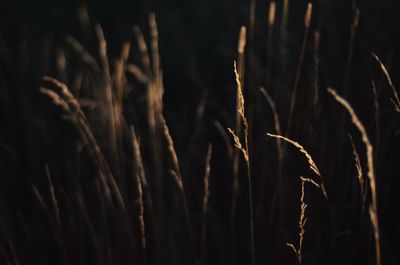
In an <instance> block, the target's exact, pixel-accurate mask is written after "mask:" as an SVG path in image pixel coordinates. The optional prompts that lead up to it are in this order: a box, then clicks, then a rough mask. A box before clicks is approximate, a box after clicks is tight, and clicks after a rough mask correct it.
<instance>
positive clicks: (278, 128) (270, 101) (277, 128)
mask: <svg viewBox="0 0 400 265" xmlns="http://www.w3.org/2000/svg"><path fill="white" fill-rule="evenodd" d="M260 91H261V93H262V94H263V96H264V97H265V99H266V100H267V102H268V104H269V106H270V107H271V110H272V114H273V116H274V126H275V131H276V133H277V134H278V135H281V134H282V131H281V123H280V121H279V115H278V111H277V109H276V105H275V102H274V100H273V99H272V97H271V96H270V95H269V93H268V92H267V90H266V89H265V88H263V87H260ZM277 146H278V157H279V159H282V157H283V150H282V142H281V140H280V139H278V141H277Z"/></svg>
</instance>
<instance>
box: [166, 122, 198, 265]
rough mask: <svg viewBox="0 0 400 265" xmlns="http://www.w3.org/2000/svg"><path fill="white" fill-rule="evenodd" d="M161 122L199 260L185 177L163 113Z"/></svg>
mask: <svg viewBox="0 0 400 265" xmlns="http://www.w3.org/2000/svg"><path fill="white" fill-rule="evenodd" d="M160 122H161V125H162V127H163V134H164V137H165V140H166V141H167V148H168V153H169V154H170V156H171V159H172V163H173V165H174V169H173V170H170V174H171V175H172V177H173V178H174V180H175V182H176V185H177V187H178V189H179V191H180V193H181V196H182V201H183V208H184V209H183V210H184V213H185V216H186V223H187V226H188V229H189V240H190V246H191V251H192V255H193V258H194V259H195V261H196V262H197V257H196V250H195V248H194V237H193V226H192V221H191V218H190V212H189V206H188V203H187V198H186V192H185V187H184V183H183V178H182V175H181V172H180V167H179V160H178V155H177V154H176V151H175V147H174V141H173V139H172V136H171V133H170V131H169V128H168V125H167V123H166V121H165V118H164V116H163V115H160Z"/></svg>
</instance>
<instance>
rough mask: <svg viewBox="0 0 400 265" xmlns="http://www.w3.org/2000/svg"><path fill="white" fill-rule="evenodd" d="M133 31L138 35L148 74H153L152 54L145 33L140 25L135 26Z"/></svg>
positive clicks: (142, 57) (137, 40)
mask: <svg viewBox="0 0 400 265" xmlns="http://www.w3.org/2000/svg"><path fill="white" fill-rule="evenodd" d="M133 32H134V34H135V37H136V42H137V44H138V47H139V52H140V55H141V60H142V64H143V67H144V69H145V71H146V74H147V75H150V74H151V65H150V56H149V51H148V48H147V44H146V41H145V40H144V37H143V33H142V31H141V30H140V28H139V27H138V26H134V27H133Z"/></svg>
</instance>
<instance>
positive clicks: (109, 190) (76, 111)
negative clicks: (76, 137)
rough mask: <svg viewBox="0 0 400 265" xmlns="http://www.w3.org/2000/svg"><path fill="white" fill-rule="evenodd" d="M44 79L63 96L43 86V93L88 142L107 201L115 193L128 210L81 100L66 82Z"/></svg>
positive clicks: (121, 205)
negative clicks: (77, 98)
mask: <svg viewBox="0 0 400 265" xmlns="http://www.w3.org/2000/svg"><path fill="white" fill-rule="evenodd" d="M43 80H45V81H48V82H50V83H53V84H54V85H55V86H56V87H57V88H58V89H59V90H60V92H61V94H62V97H61V96H60V95H58V94H57V93H55V92H54V91H52V90H49V89H46V88H42V89H41V93H42V94H45V95H47V96H48V97H50V98H51V99H52V100H53V102H54V103H55V104H56V105H59V106H61V107H62V108H63V109H64V111H65V112H66V114H67V115H68V117H69V118H71V119H72V122H73V124H74V125H75V126H76V127H77V129H78V131H79V132H80V133H81V135H82V138H83V140H84V141H86V142H87V143H88V146H89V152H90V154H91V155H92V156H93V158H94V162H95V163H96V165H97V166H98V167H99V169H100V172H101V174H99V175H98V178H99V181H100V183H101V185H102V189H103V192H104V195H105V197H106V199H107V201H108V202H111V194H112V195H115V198H116V201H117V204H118V206H120V207H121V209H123V211H126V207H125V203H124V200H123V197H122V194H121V191H120V189H119V187H118V185H117V183H116V181H115V179H114V176H113V174H112V172H111V170H110V168H109V165H108V163H107V161H106V159H105V157H104V155H103V153H102V152H101V149H100V146H99V145H98V143H97V140H96V139H95V137H94V135H93V133H92V130H91V129H90V126H89V123H88V120H87V118H86V116H85V114H84V112H83V111H82V109H81V107H80V105H79V102H78V101H77V100H76V98H75V97H74V96H73V94H72V93H71V92H70V90H69V89H68V87H67V86H66V85H65V84H63V83H61V82H59V81H58V80H56V79H54V78H51V77H44V78H43Z"/></svg>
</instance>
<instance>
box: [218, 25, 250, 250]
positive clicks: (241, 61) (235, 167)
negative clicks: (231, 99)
mask: <svg viewBox="0 0 400 265" xmlns="http://www.w3.org/2000/svg"><path fill="white" fill-rule="evenodd" d="M246 40H247V29H246V27H245V26H241V28H240V32H239V38H238V45H237V53H238V55H237V56H238V58H237V60H238V61H237V62H238V63H237V64H238V65H237V68H238V70H237V71H238V73H239V76H240V80H241V87H244V76H245V48H246ZM239 93H240V91H239V90H236V109H239V108H240V94H239ZM241 129H242V128H241V117H240V114H239V113H238V112H236V120H235V132H236V134H237V135H238V137H240V136H241ZM224 130H225V129H224ZM222 135H224V134H222ZM229 145H230V141H229ZM228 150H229V149H228ZM239 152H240V151H239V150H238V149H234V151H233V161H232V175H233V178H232V205H231V227H230V229H231V239H230V242H231V247H230V249H231V251H234V250H233V245H234V241H235V239H234V236H235V235H234V233H235V230H236V210H237V209H236V208H237V198H238V194H239V158H240V153H239Z"/></svg>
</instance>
